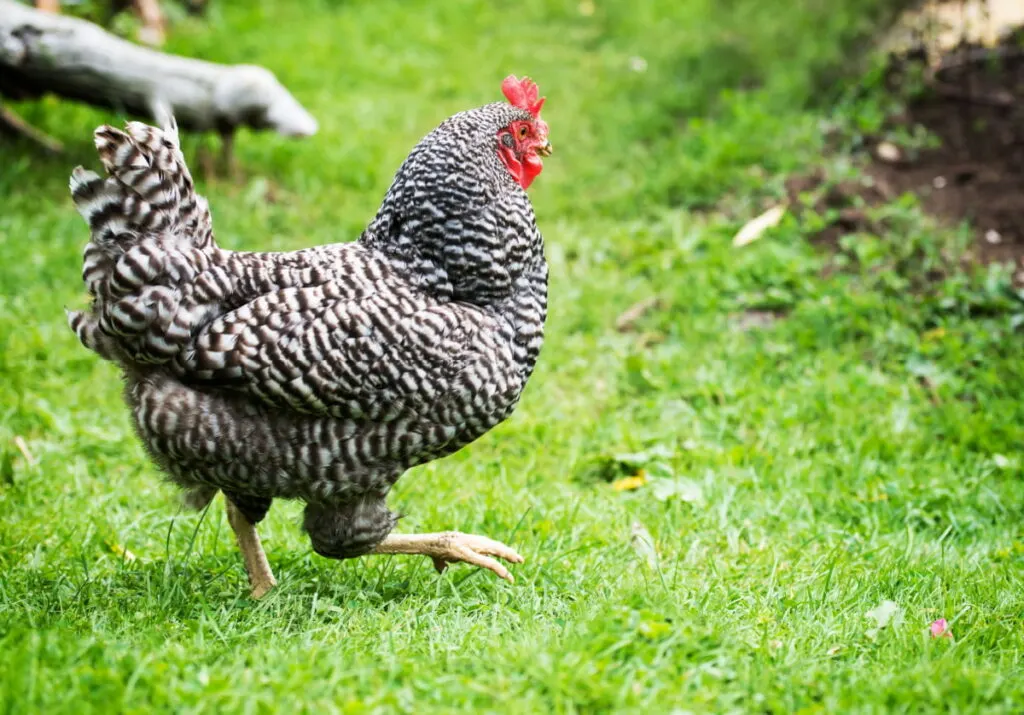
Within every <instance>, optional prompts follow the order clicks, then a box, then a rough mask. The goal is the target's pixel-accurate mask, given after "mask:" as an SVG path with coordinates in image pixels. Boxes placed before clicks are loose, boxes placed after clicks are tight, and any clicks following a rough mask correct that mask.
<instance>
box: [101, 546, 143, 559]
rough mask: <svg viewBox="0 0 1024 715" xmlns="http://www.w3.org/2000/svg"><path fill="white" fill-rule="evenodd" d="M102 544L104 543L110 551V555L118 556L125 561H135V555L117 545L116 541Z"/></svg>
mask: <svg viewBox="0 0 1024 715" xmlns="http://www.w3.org/2000/svg"><path fill="white" fill-rule="evenodd" d="M104 543H106V545H107V548H108V549H110V553H112V554H114V555H115V556H120V557H121V558H123V559H124V560H125V561H134V560H135V554H133V553H132V552H131V551H129V550H128V549H126V548H125V547H123V546H121V544H119V543H117V542H116V541H106V542H104Z"/></svg>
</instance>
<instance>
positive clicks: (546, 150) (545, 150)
mask: <svg viewBox="0 0 1024 715" xmlns="http://www.w3.org/2000/svg"><path fill="white" fill-rule="evenodd" d="M553 151H554V149H553V148H552V147H551V142H549V141H548V140H547V139H545V140H544V143H543V144H541V145H540V146H539V147H537V153H538V154H540V155H541V156H551V153H552V152H553Z"/></svg>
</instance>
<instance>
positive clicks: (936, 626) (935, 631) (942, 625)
mask: <svg viewBox="0 0 1024 715" xmlns="http://www.w3.org/2000/svg"><path fill="white" fill-rule="evenodd" d="M928 630H929V631H930V632H931V634H932V638H952V637H953V631H951V630H949V623H948V622H947V621H946V619H945V618H940V619H938V620H937V621H932V624H931V625H930V626H928Z"/></svg>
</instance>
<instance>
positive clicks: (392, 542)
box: [371, 531, 523, 583]
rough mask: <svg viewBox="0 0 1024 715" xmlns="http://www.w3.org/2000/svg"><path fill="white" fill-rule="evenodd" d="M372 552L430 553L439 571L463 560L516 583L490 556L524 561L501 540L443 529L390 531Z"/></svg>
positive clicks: (518, 561) (424, 554) (514, 561)
mask: <svg viewBox="0 0 1024 715" xmlns="http://www.w3.org/2000/svg"><path fill="white" fill-rule="evenodd" d="M371 553H374V554H421V555H423V556H429V557H430V558H431V559H432V560H433V562H434V568H436V569H437V570H438V573H440V572H442V571H444V570H445V569H446V568H447V567H448V564H450V563H455V562H457V561H462V562H463V563H467V564H472V565H474V566H479V567H480V568H484V569H487V570H488V571H493V572H494V573H495V574H497V576H498V577H499V578H503V579H505V580H506V581H508V582H509V583H515V579H514V578H513V577H512V574H511V573H509V571H508V569H507V568H505V567H504V566H503V565H502V564H501V563H499V562H498V561H497V560H496V559H493V558H491V557H492V556H497V557H498V558H500V559H504V560H505V561H508V562H509V563H513V564H521V563H523V557H522V556H520V555H519V554H517V553H516V552H515V550H514V549H512V548H510V547H508V546H506V545H505V544H503V543H501V542H500V541H495V540H494V539H489V538H487V537H486V536H477V535H476V534H463V533H462V532H459V531H442V532H439V533H435V534H389V535H388V537H387V538H386V539H384V541H382V542H381V543H379V544H377V546H376V547H375V548H374V550H373V551H372V552H371Z"/></svg>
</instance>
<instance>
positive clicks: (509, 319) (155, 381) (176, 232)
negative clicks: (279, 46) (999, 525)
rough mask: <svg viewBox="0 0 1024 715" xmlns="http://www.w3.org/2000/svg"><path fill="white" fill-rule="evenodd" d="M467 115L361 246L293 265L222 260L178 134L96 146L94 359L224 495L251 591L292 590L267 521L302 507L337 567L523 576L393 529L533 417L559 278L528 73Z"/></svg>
mask: <svg viewBox="0 0 1024 715" xmlns="http://www.w3.org/2000/svg"><path fill="white" fill-rule="evenodd" d="M502 90H503V92H504V95H505V97H506V99H507V100H508V101H507V102H498V103H493V104H488V105H486V106H483V107H480V108H478V109H473V110H470V111H466V112H461V113H459V114H456V115H454V116H452V117H450V118H449V119H447V120H446V121H444V122H443V123H442V124H441V125H440V126H438V127H437V128H436V129H435V130H434V131H432V132H431V133H430V134H428V135H427V136H426V137H425V138H424V139H423V140H422V141H420V143H419V144H417V145H416V147H415V148H414V149H413V150H412V153H410V154H409V156H408V157H407V158H406V160H405V161H404V163H403V164H402V166H401V168H399V170H398V172H397V174H396V175H395V178H394V181H393V183H392V184H391V187H390V188H389V189H388V191H387V193H386V195H385V196H384V200H383V202H382V204H381V206H380V209H379V210H378V212H377V215H376V216H375V217H374V218H373V220H372V221H371V222H370V224H369V225H368V226H367V227H366V229H365V230H364V231H363V232H362V234H361V235H360V236H359V238H358V239H357V240H356V241H353V242H349V243H337V244H331V245H326V246H317V247H313V248H307V249H304V250H299V251H294V252H287V253H253V252H236V251H228V250H225V249H222V248H220V247H219V246H217V244H216V242H215V241H214V236H213V226H212V220H211V216H210V212H209V208H208V205H207V202H206V200H205V199H203V198H202V197H201V196H199V195H197V194H196V193H195V189H194V187H193V182H192V179H191V177H190V175H189V171H188V168H187V167H186V166H185V163H184V160H183V158H182V154H181V151H180V149H179V146H178V138H177V130H176V127H175V126H174V123H173V120H171V121H170V122H169V123H168V126H166V127H165V128H164V129H162V130H161V129H157V128H154V127H150V126H147V125H145V124H141V123H138V122H131V123H129V124H128V125H127V132H122V131H120V130H118V129H114V128H112V127H109V126H103V127H100V128H99V129H97V130H96V133H95V139H96V148H97V150H98V152H99V156H100V160H101V161H102V163H103V166H104V167H105V169H106V172H107V174H108V177H107V178H101V177H100V176H98V175H97V174H95V173H93V172H91V171H86V170H85V169H83V168H82V167H78V168H77V169H75V171H74V173H73V174H72V176H71V182H70V183H71V194H72V197H73V199H74V202H75V205H76V207H77V208H78V211H79V212H80V213H81V214H82V216H83V217H84V218H85V220H86V221H87V222H88V224H89V227H90V229H91V234H92V235H91V241H90V242H89V243H88V244H87V246H86V248H85V252H84V259H83V271H82V275H83V280H84V281H85V284H86V287H87V288H88V290H89V292H90V294H91V295H92V297H93V302H92V306H91V309H90V310H88V311H73V312H69V313H68V323H69V325H70V326H71V328H72V329H73V330H74V331H75V333H76V334H77V335H78V338H79V339H80V340H81V342H82V343H83V345H85V347H87V348H89V349H90V350H92V351H94V352H96V353H98V354H99V355H100V356H101V357H103V358H105V359H107V360H111V361H114V362H116V363H118V364H119V365H120V367H121V369H122V371H123V373H124V378H125V383H126V384H125V400H126V402H127V404H128V406H129V408H130V410H131V415H132V419H133V422H134V425H135V428H136V431H137V433H138V436H139V438H140V439H141V441H142V443H143V444H144V445H145V447H146V449H147V451H148V452H149V454H150V456H151V457H152V459H153V461H154V462H155V463H156V464H157V465H158V466H159V467H160V468H161V469H162V470H163V471H164V472H165V473H166V474H167V476H168V477H169V478H170V479H171V480H172V481H173V482H175V483H176V484H177V485H179V486H180V487H182V488H183V489H184V490H185V501H186V503H187V504H188V505H190V506H192V507H194V508H203V507H205V506H206V505H207V504H209V503H210V501H211V500H212V499H213V497H214V496H216V493H217V492H218V491H222V492H223V493H224V496H225V499H226V501H227V508H228V520H229V522H230V524H231V526H232V528H233V529H234V531H235V534H236V537H237V540H238V544H239V547H240V550H241V552H242V555H243V559H244V562H245V567H246V570H247V571H248V575H249V580H250V584H251V587H252V595H253V596H254V597H256V598H259V597H260V596H262V595H263V594H264V593H266V592H267V591H268V590H270V588H272V587H273V586H274V585H275V583H276V582H275V580H274V577H273V574H272V572H271V569H270V567H269V565H268V562H267V559H266V556H265V554H264V552H263V549H262V547H261V545H260V541H259V536H258V535H257V533H256V529H255V525H256V524H258V523H259V522H260V521H261V520H262V519H263V518H264V516H265V515H266V514H267V511H268V509H269V508H270V506H271V502H272V500H273V499H275V498H282V499H300V500H303V501H304V502H305V503H306V506H305V514H304V529H305V531H306V532H307V534H308V536H309V538H310V541H311V543H312V546H313V549H314V550H315V551H316V552H317V553H318V554H320V555H322V556H326V557H330V558H335V559H349V558H354V557H358V556H362V555H365V554H373V553H376V554H423V555H427V556H429V557H431V558H432V559H433V560H434V564H435V566H436V567H437V568H438V569H439V570H440V569H443V568H444V567H445V566H446V565H447V564H448V563H451V562H457V561H462V562H466V563H470V564H474V565H476V566H480V567H483V568H486V569H489V570H491V571H493V572H494V573H495V574H497V575H498V576H500V577H502V578H505V579H507V580H509V581H512V580H513V579H512V576H511V574H510V573H509V572H508V570H507V568H506V567H505V566H504V565H503V564H502V563H501V562H499V561H498V560H497V559H503V560H505V561H508V562H511V563H520V562H522V558H521V557H520V556H519V555H518V554H517V553H516V552H515V551H514V550H512V549H511V548H509V547H508V546H506V545H504V544H501V543H499V542H497V541H493V540H491V539H488V538H486V537H482V536H475V535H470V534H462V533H460V532H442V533H438V534H412V535H404V534H392V533H391V531H392V528H393V527H394V526H395V523H396V521H397V517H396V515H395V514H393V513H392V512H391V511H389V509H388V507H387V505H386V503H385V499H386V497H387V494H388V491H389V490H390V489H391V487H392V485H393V484H394V483H395V482H396V481H397V480H398V478H399V477H400V476H401V475H402V474H403V473H404V472H405V471H406V470H408V469H409V468H410V467H412V466H415V465H417V464H422V463H424V462H428V461H430V460H434V459H437V458H439V457H443V456H445V455H448V454H451V453H453V452H455V451H457V450H458V449H460V448H462V447H463V446H465V445H467V444H469V443H470V442H472V441H473V440H475V439H477V438H478V437H480V436H481V435H483V434H484V433H486V432H487V431H488V430H490V429H491V428H492V427H494V426H495V425H497V424H498V423H499V422H501V421H502V420H504V419H506V418H507V417H508V416H509V415H510V414H511V413H512V411H513V410H514V409H515V407H516V404H517V403H518V401H519V397H520V394H521V393H522V391H523V387H524V386H525V385H526V381H527V380H528V379H529V377H530V374H531V373H532V371H533V369H534V365H535V363H536V361H537V357H538V354H539V352H540V349H541V344H542V343H543V337H544V320H545V317H546V312H547V279H548V270H547V263H546V262H545V259H544V246H543V241H542V238H541V234H540V232H539V231H538V229H537V225H536V221H535V217H534V212H533V207H532V205H531V203H530V200H529V198H528V197H527V195H526V191H525V189H526V188H527V187H528V186H529V185H530V183H531V182H532V181H533V180H534V179H535V178H536V176H537V175H538V174H539V173H540V171H541V169H542V167H543V164H542V159H541V157H543V156H548V155H549V154H550V153H551V144H550V143H549V141H548V126H547V124H546V123H545V122H544V120H542V119H541V118H540V111H541V107H542V106H543V104H544V99H543V98H538V91H537V86H536V84H534V83H533V82H532V81H531V80H529V79H523V80H519V79H517V78H516V77H514V76H510V77H508V78H506V79H505V81H504V82H503V83H502Z"/></svg>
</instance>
